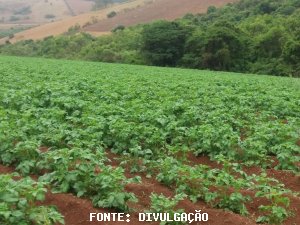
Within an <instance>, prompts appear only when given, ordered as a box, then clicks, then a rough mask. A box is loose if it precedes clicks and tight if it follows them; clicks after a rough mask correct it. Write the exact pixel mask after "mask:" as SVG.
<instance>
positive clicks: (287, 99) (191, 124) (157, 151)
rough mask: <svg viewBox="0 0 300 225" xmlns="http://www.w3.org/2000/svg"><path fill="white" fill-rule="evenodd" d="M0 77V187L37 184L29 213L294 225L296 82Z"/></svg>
mask: <svg viewBox="0 0 300 225" xmlns="http://www.w3.org/2000/svg"><path fill="white" fill-rule="evenodd" d="M0 74H1V76H0V83H1V85H0V118H1V120H0V142H1V146H0V183H1V181H2V182H3V180H4V181H5V180H6V181H7V179H5V177H4V178H3V177H1V174H7V173H11V172H13V171H18V172H19V173H20V174H21V175H22V176H23V177H29V176H32V175H34V177H35V178H36V179H39V180H40V181H44V182H47V184H48V185H47V187H48V189H45V191H47V190H48V193H47V197H46V201H45V202H44V203H41V202H39V205H41V204H44V205H55V206H57V208H58V211H59V212H60V213H62V215H63V216H65V224H66V225H90V224H93V225H96V224H97V222H94V223H90V222H89V221H88V220H89V213H90V212H102V213H103V212H115V211H116V210H117V211H118V212H119V211H127V210H129V212H130V214H131V217H130V219H131V223H130V224H134V225H138V224H141V225H146V224H149V223H148V222H139V221H138V213H139V212H144V211H147V212H149V211H150V212H161V213H164V212H169V213H170V214H171V213H173V214H174V213H175V212H178V213H179V211H178V210H179V209H181V212H185V213H195V210H201V213H207V214H208V222H207V223H202V222H200V224H209V225H225V224H228V225H256V224H257V223H256V221H258V222H263V224H282V225H292V224H300V208H299V205H300V197H299V195H298V194H297V193H299V192H300V179H299V171H300V130H299V127H300V107H299V106H300V102H299V99H300V80H299V79H292V78H283V77H271V76H262V75H259V76H255V75H250V74H248V75H245V74H244V75H242V74H236V73H224V72H211V71H198V70H186V69H174V68H156V67H146V66H131V65H120V64H105V63H91V62H79V61H65V60H46V59H36V58H18V57H4V56H1V57H0ZM4 165H5V166H4ZM8 166H10V167H8ZM18 177H19V176H18ZM19 178H20V177H19ZM11 182H13V181H11ZM25 187H26V186H25ZM18 188H19V187H18V186H13V187H12V188H11V189H10V190H9V191H10V193H14V191H15V190H16V189H18ZM20 188H22V187H20ZM50 189H52V190H55V191H56V193H60V194H53V193H51V192H50V191H49V190H50ZM1 191H2V193H3V192H4V193H5V191H6V192H7V191H8V190H6V189H5V188H4V190H1ZM22 193H23V192H22ZM3 196H6V197H3V198H2V200H1V201H2V202H3V201H4V203H2V204H4V205H5V203H7V204H8V205H9V206H10V205H11V204H12V199H13V200H14V201H16V200H17V203H19V202H24V198H23V195H22V196H18V195H17V196H16V197H15V196H14V198H11V197H10V196H11V195H9V194H7V195H3ZM7 196H8V197H7ZM29 196H31V195H29ZM19 198H22V199H20V200H19ZM15 199H16V200H15ZM16 205H17V204H16ZM31 205H34V204H31ZM162 206H163V207H162ZM10 209H11V210H12V211H13V210H14V209H15V206H14V205H12V206H11V207H10ZM275 209H276V210H275ZM5 210H6V208H5ZM278 212H281V213H278ZM37 213H38V212H37ZM8 215H9V214H8ZM19 217H22V214H21V215H20V216H19ZM34 218H35V217H34ZM1 219H2V221H3V219H4V223H3V224H7V223H5V222H6V221H7V220H8V219H6V217H1ZM8 224H9V223H8ZM107 224H112V223H107ZM113 224H117V225H124V224H127V223H125V222H124V223H122V222H119V223H118V222H117V223H113ZM153 224H158V223H153ZM193 224H195V225H196V224H197V223H193Z"/></svg>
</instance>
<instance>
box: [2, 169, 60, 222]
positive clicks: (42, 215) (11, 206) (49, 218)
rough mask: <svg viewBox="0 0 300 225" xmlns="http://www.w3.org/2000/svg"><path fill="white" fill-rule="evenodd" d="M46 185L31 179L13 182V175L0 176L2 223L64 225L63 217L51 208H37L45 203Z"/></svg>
mask: <svg viewBox="0 0 300 225" xmlns="http://www.w3.org/2000/svg"><path fill="white" fill-rule="evenodd" d="M44 186H45V183H41V182H35V181H33V180H32V179H30V178H24V179H20V180H17V181H15V180H13V177H12V175H0V201H1V203H0V222H1V224H6V225H15V224H22V225H23V224H24V225H33V224H36V225H54V224H58V223H59V224H64V220H63V217H62V215H61V214H60V213H58V212H57V211H56V209H55V208H54V207H50V206H36V205H35V204H36V202H37V201H43V200H44V199H45V194H46V192H47V189H46V188H45V187H44Z"/></svg>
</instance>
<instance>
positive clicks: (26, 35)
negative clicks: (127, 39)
mask: <svg viewBox="0 0 300 225" xmlns="http://www.w3.org/2000/svg"><path fill="white" fill-rule="evenodd" d="M232 1H233V0H214V1H198V0H192V1H185V0H179V1H172V0H151V1H149V0H134V1H131V2H128V3H124V4H120V5H114V6H111V7H108V8H105V9H102V10H99V11H96V12H91V13H85V14H81V15H78V16H74V17H70V18H67V19H64V20H60V21H55V22H52V23H48V24H45V25H41V26H38V27H34V28H32V29H29V30H26V31H23V32H20V33H17V34H15V37H14V38H12V39H10V42H12V43H14V42H17V41H20V40H28V39H33V40H37V39H42V38H45V37H47V36H51V35H54V36H56V35H59V34H63V33H64V32H66V31H68V29H69V28H70V27H72V26H75V25H76V24H79V25H80V26H82V27H84V29H83V30H85V31H89V32H91V33H92V34H94V35H102V34H107V33H109V32H110V31H111V30H112V28H114V27H115V26H116V25H120V24H122V25H126V26H130V25H136V24H139V23H146V22H150V21H152V20H155V19H164V18H165V19H175V18H178V17H181V16H184V15H185V14H187V13H203V12H206V10H207V7H208V6H210V5H216V6H221V5H224V4H226V3H228V2H232ZM112 11H115V12H117V13H118V14H119V15H117V16H116V17H115V18H110V19H109V18H107V14H108V13H110V12H112ZM92 24H94V25H92ZM89 25H92V26H89ZM2 42H3V40H2Z"/></svg>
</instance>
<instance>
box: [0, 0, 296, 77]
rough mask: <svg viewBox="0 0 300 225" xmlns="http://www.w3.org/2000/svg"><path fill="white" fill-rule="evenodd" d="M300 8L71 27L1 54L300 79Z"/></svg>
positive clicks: (238, 8) (249, 5)
mask: <svg viewBox="0 0 300 225" xmlns="http://www.w3.org/2000/svg"><path fill="white" fill-rule="evenodd" d="M111 2H112V1H106V0H105V1H103V0H99V1H98V0H97V1H96V5H97V4H98V3H99V4H100V5H101V7H103V6H105V5H107V4H110V3H111ZM299 10H300V4H299V1H298V0H264V1H258V0H240V1H238V2H235V3H231V4H228V5H226V6H224V7H221V8H216V7H213V6H212V7H209V8H208V10H207V13H205V14H199V15H192V14H188V15H186V16H184V17H183V18H181V19H177V20H176V21H173V22H167V21H155V22H152V23H149V24H145V25H137V26H135V27H130V28H125V27H124V26H122V25H119V26H116V27H115V28H114V29H113V30H112V31H113V32H112V33H113V34H112V35H110V36H103V37H98V38H94V37H91V36H90V35H87V34H80V35H78V32H79V31H80V28H79V29H74V28H72V29H71V30H70V31H69V32H67V33H66V34H67V36H66V35H65V36H58V37H55V38H53V37H52V38H46V39H45V40H43V41H35V42H32V41H21V42H18V43H15V44H7V45H3V46H2V47H0V53H2V54H9V55H27V56H43V57H53V58H67V59H83V60H92V61H103V62H116V63H130V64H144V65H157V66H174V67H188V68H197V69H209V70H222V71H234V72H247V73H256V74H269V75H276V76H294V77H299V76H300V74H299V71H300V64H299V62H300V60H299V52H300V51H299V43H300V39H299V37H300V30H299V27H300V24H299V21H300V16H299V15H300V13H299V12H300V11H299ZM111 15H113V13H112V14H111ZM12 19H13V20H16V19H18V18H12ZM116 31H118V32H116Z"/></svg>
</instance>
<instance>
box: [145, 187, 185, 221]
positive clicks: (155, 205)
mask: <svg viewBox="0 0 300 225" xmlns="http://www.w3.org/2000/svg"><path fill="white" fill-rule="evenodd" d="M185 197H186V196H185V195H184V194H178V195H175V196H174V197H173V198H168V197H165V196H164V195H163V194H160V195H158V194H155V193H152V194H151V196H150V201H151V207H150V210H149V212H152V213H168V214H169V216H170V218H173V217H174V215H175V213H183V212H184V210H183V209H177V205H178V203H179V202H180V201H181V200H183V199H184V198H185ZM179 224H186V223H184V222H175V221H173V222H160V225H179Z"/></svg>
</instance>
